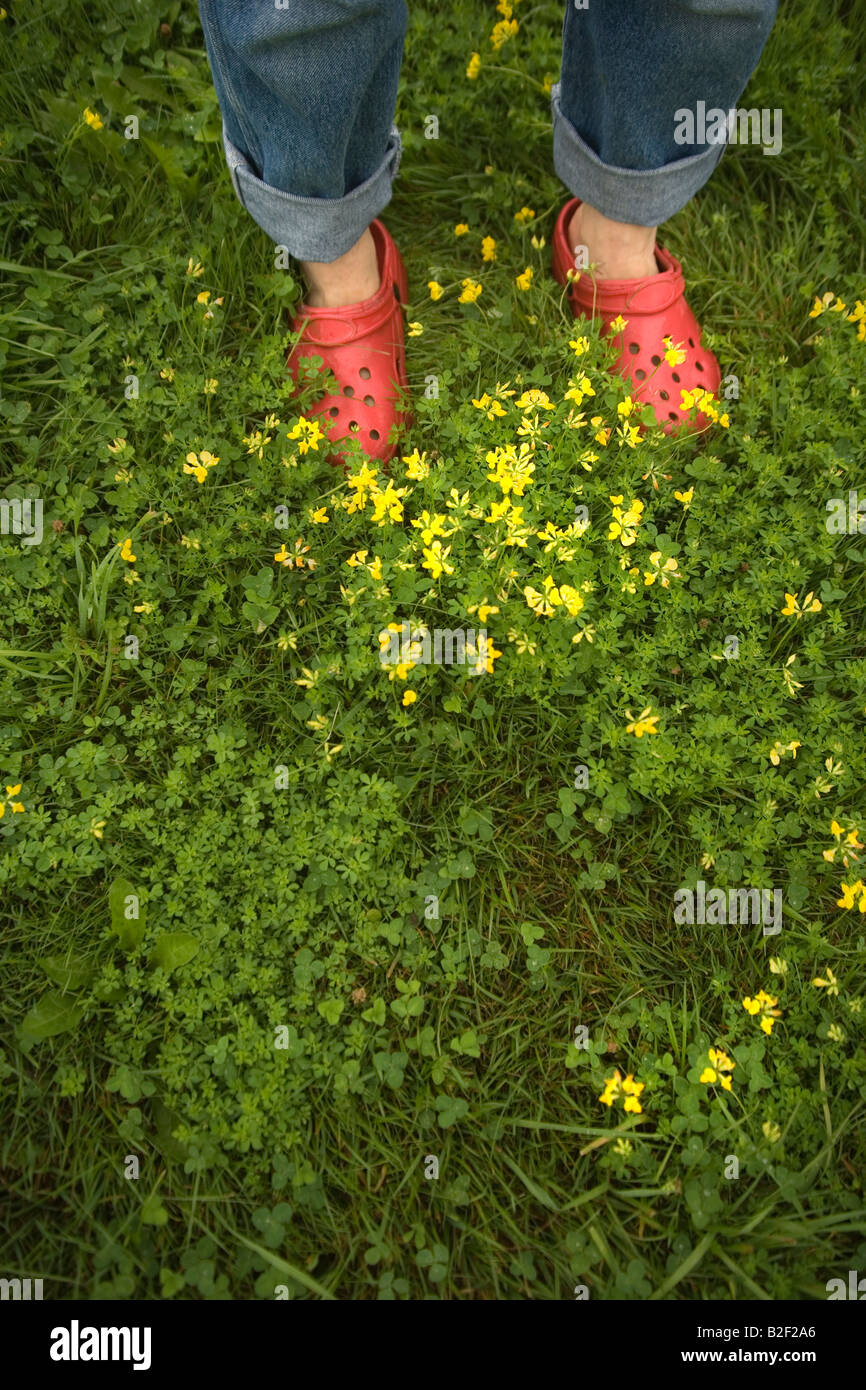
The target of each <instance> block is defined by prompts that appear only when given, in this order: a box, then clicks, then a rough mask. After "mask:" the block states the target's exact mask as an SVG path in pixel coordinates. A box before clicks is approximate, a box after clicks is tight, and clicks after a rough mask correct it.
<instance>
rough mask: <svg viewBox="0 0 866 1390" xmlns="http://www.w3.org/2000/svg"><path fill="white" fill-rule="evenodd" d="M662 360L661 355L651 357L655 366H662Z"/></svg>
mask: <svg viewBox="0 0 866 1390" xmlns="http://www.w3.org/2000/svg"><path fill="white" fill-rule="evenodd" d="M661 360H662V359H661V358H660V357H651V358H650V361H651V362H652V364H653V366H654V367H658V366H660V365H661Z"/></svg>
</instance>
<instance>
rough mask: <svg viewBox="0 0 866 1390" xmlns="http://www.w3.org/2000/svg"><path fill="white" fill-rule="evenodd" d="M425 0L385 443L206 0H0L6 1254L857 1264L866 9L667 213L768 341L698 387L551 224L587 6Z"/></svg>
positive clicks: (848, 11) (420, 1292) (864, 1223)
mask: <svg viewBox="0 0 866 1390" xmlns="http://www.w3.org/2000/svg"><path fill="white" fill-rule="evenodd" d="M410 9H411V21H410V29H409V35H408V39H407V45H406V59H405V66H404V72H403V81H402V86H401V94H400V99H399V104H398V111H397V121H398V124H399V125H400V128H401V131H402V135H403V143H404V156H403V163H402V166H401V170H400V177H399V180H398V183H397V185H396V188H395V196H394V199H393V201H392V203H391V205H390V206H389V207H388V209H387V210H386V212H385V214H384V219H385V221H386V223H387V225H388V227H389V229H390V230H391V231H392V232H393V234H394V236H395V238H396V240H397V242H398V244H399V246H400V247H401V250H402V252H403V255H404V258H405V261H406V265H407V269H408V273H409V280H410V297H411V303H410V306H409V312H408V320H409V323H410V330H409V332H410V337H409V339H408V342H407V360H408V370H409V375H410V380H411V385H412V391H413V398H414V410H415V419H414V423H413V425H412V427H411V430H410V432H409V433H408V435H407V436H406V437H405V439H404V440H403V442H402V446H401V450H400V452H399V454H398V456H397V458H396V459H395V461H394V463H393V464H392V465H391V467H390V471H389V473H388V474H386V473H385V472H383V470H381V469H368V468H365V467H364V465H363V462H362V461H361V460H355V461H354V462H353V463H352V467H351V469H350V470H349V472H344V471H343V470H340V469H335V468H333V467H331V466H330V465H329V464H328V463H327V462H326V461H325V460H324V459H323V457H322V452H321V450H318V449H314V448H305V447H304V446H305V443H306V440H305V438H304V428H303V426H301V427H300V428H299V427H298V426H299V419H300V418H301V417H302V416H303V410H304V408H305V406H306V404H308V403H309V401H310V400H311V399H312V398H313V393H314V390H315V387H314V386H313V385H310V386H309V387H308V388H307V389H306V392H305V396H304V397H303V398H302V399H301V400H300V401H298V400H297V399H295V400H293V399H291V396H290V390H289V385H288V383H287V380H286V375H285V367H284V362H285V356H286V352H287V350H288V348H289V347H290V345H291V339H290V335H289V329H288V323H289V317H290V313H291V309H292V306H293V304H295V303H296V302H297V301H298V299H299V296H300V294H301V287H300V283H299V280H298V278H297V275H296V274H294V273H293V271H292V269H291V267H290V266H289V267H286V266H284V265H283V264H281V263H279V262H280V261H281V258H280V257H279V254H278V253H276V254H275V248H274V246H273V244H272V243H270V242H269V241H268V239H267V238H266V237H265V235H264V233H262V232H261V231H260V230H259V229H258V228H257V227H256V226H255V225H254V224H253V223H252V222H251V221H250V220H249V219H248V218H247V217H246V215H245V214H244V213H243V211H242V209H241V208H240V206H239V205H238V204H237V203H236V201H235V199H234V196H233V194H232V191H231V186H230V182H229V178H228V175H227V172H226V170H225V166H224V162H223V154H222V145H221V140H220V120H219V110H218V107H217V104H216V99H215V96H214V93H213V89H212V86H211V82H210V74H209V69H208V66H207V62H206V58H205V55H204V50H203V40H202V35H201V30H200V28H199V25H198V19H197V15H196V13H195V10H194V7H193V6H191V5H181V4H179V3H168V0H166V3H164V4H162V5H161V6H160V5H158V4H157V3H156V0H139V3H136V2H135V0H113V3H112V4H110V5H109V4H108V3H107V2H106V0H93V3H91V4H90V5H88V6H86V7H85V6H82V5H72V6H69V5H61V4H59V3H55V0H46V3H44V4H43V5H42V6H41V7H38V8H36V10H35V12H34V10H32V9H30V8H29V7H25V6H23V5H17V4H10V5H8V6H7V11H8V13H7V12H6V11H4V15H5V17H4V18H3V19H2V20H0V60H2V66H3V72H4V78H3V81H2V84H0V172H2V177H3V196H4V202H5V215H4V217H3V222H2V227H3V230H2V246H0V270H2V278H0V371H2V383H0V385H2V394H0V429H2V491H3V497H5V498H6V499H7V501H8V502H9V506H8V507H5V508H4V509H3V513H2V514H3V518H4V524H3V534H2V535H0V557H2V566H0V604H2V623H0V783H2V787H0V791H2V794H3V797H4V798H5V799H4V801H3V815H2V817H0V840H2V855H0V884H2V959H3V965H4V970H3V984H2V989H3V1018H4V1021H5V1023H6V1028H5V1030H4V1036H3V1047H2V1051H0V1083H2V1125H0V1162H2V1168H3V1171H4V1174H5V1182H6V1186H7V1200H6V1202H5V1203H4V1206H5V1213H4V1218H3V1233H2V1246H3V1248H2V1256H0V1270H2V1272H4V1273H6V1274H7V1275H10V1276H11V1275H15V1276H18V1277H22V1278H23V1277H31V1278H42V1279H43V1280H44V1285H45V1297H46V1298H52V1299H76V1298H84V1299H89V1298H113V1299H133V1298H134V1299H160V1298H164V1299H170V1298H173V1299H178V1300H184V1299H186V1300H190V1299H192V1300H196V1299H245V1300H246V1299H271V1298H275V1297H277V1298H283V1297H290V1298H300V1299H314V1300H316V1299H331V1298H336V1299H340V1300H350V1299H352V1300H358V1299H373V1300H376V1299H380V1300H393V1299H399V1300H418V1299H481V1300H491V1299H542V1300H546V1299H574V1298H575V1297H578V1298H582V1297H589V1298H591V1299H596V1300H626V1301H644V1300H646V1299H657V1300H693V1301H704V1300H722V1301H736V1300H751V1299H761V1300H766V1299H821V1300H823V1299H825V1298H826V1297H827V1282H828V1281H829V1280H830V1279H833V1278H837V1277H842V1278H847V1271H848V1270H849V1269H855V1270H860V1271H861V1272H866V1208H864V1197H863V1173H864V1141H863V1137H862V1136H863V1132H864V1116H866V1051H864V1025H866V1006H864V988H863V978H864V977H863V965H864V954H866V918H864V916H863V915H862V914H863V913H864V911H866V887H864V886H863V884H864V880H866V850H864V841H866V740H864V715H866V621H864V606H866V605H864V597H866V464H864V427H866V395H864V392H863V381H864V366H866V328H864V310H863V300H864V299H866V256H864V240H863V227H864V225H866V199H864V181H863V170H864V167H866V120H864V104H863V98H862V70H863V65H864V61H866V15H864V13H863V11H862V9H859V8H858V7H857V6H855V5H851V4H848V3H845V0H831V3H830V4H829V5H828V4H821V5H819V4H818V3H817V0H802V3H801V4H799V5H798V6H797V7H788V8H786V9H785V10H784V12H783V13H782V15H781V17H780V18H779V20H778V22H777V24H776V27H775V29H774V31H773V34H772V36H771V39H770V42H769V45H768V48H767V50H766V53H765V55H764V58H763V60H762V62H761V64H760V66H759V68H758V70H757V72H756V73H755V75H754V77H753V79H752V81H751V83H750V85H749V87H748V89H747V92H746V93H745V96H744V98H743V99H742V102H741V104H742V105H744V106H749V107H759V108H764V107H766V108H770V109H771V110H772V109H776V108H781V109H782V110H783V112H784V141H783V149H782V151H781V153H780V154H778V155H776V156H773V157H767V156H765V155H764V154H763V153H762V151H761V149H760V147H752V146H746V145H744V146H738V147H736V148H732V149H731V150H729V151H728V152H727V153H726V155H725V158H724V159H723V160H722V163H721V165H720V166H719V169H718V171H717V173H716V175H715V176H714V178H713V179H712V181H711V182H710V183H709V184H708V185H707V186H706V188H705V189H704V190H702V191H701V192H700V193H699V194H698V196H697V197H696V198H695V199H694V201H693V202H692V203H691V204H690V205H689V206H688V207H687V208H686V209H685V210H684V211H683V212H682V213H680V214H679V215H678V216H677V217H675V218H674V219H673V220H672V221H671V222H670V223H669V224H668V225H667V226H666V227H665V228H664V229H663V233H662V240H663V242H664V244H666V245H667V246H669V248H670V249H671V250H672V251H673V253H674V254H675V255H676V256H677V257H679V258H680V259H681V260H682V261H683V263H684V268H685V272H686V276H687V283H688V286H689V295H690V301H691V303H692V305H693V307H694V309H695V311H696V313H697V314H698V317H699V318H700V320H701V322H702V323H704V325H705V333H706V338H707V341H708V342H709V344H710V346H711V347H712V348H713V350H714V351H715V352H716V354H717V356H718V358H719V360H720V363H721V364H722V371H723V376H724V378H725V382H724V384H723V393H724V399H723V400H722V401H721V402H720V404H719V411H718V412H717V413H721V418H720V420H719V423H718V424H717V425H715V426H714V427H713V428H712V429H711V430H710V431H708V432H707V433H706V434H704V435H702V436H701V437H699V438H695V437H694V436H690V437H685V438H682V437H679V438H670V437H666V436H664V435H662V434H660V433H659V432H658V431H656V430H655V429H649V430H647V431H646V432H645V433H643V434H640V433H639V432H637V431H633V430H631V429H630V424H633V423H634V419H635V418H638V417H632V416H630V415H629V409H630V404H629V402H628V400H627V399H626V397H625V389H624V387H623V385H622V383H620V382H618V381H615V380H614V379H613V378H612V377H611V376H610V375H609V374H608V373H607V372H606V371H605V363H606V361H607V360H608V356H607V355H608V354H609V352H610V344H609V342H608V341H607V340H606V339H604V338H603V337H601V336H600V334H599V332H598V330H597V328H596V327H595V326H594V325H591V324H586V323H583V324H579V325H575V323H574V321H573V320H572V319H571V317H570V312H569V309H568V304H567V301H566V300H565V298H564V296H563V293H562V291H561V290H560V288H559V286H558V285H556V283H555V282H554V281H553V279H552V277H551V274H550V237H551V231H552V227H553V223H554V219H555V217H556V214H557V212H558V210H559V208H560V207H561V204H562V201H563V199H564V197H565V196H566V195H565V192H564V190H563V188H562V186H561V185H560V184H559V182H558V180H557V179H556V177H555V175H554V174H553V169H552V158H551V148H550V122H549V98H548V92H549V89H550V84H551V82H552V81H555V80H556V76H557V72H558V65H559V41H560V27H561V13H562V10H561V4H560V3H558V2H554V0H549V2H548V0H542V3H538V4H530V0H522V3H521V4H520V5H519V6H518V7H517V11H516V13H517V18H518V20H519V29H518V32H517V33H516V35H514V37H512V38H511V39H509V40H508V41H507V42H506V43H503V44H502V46H501V47H500V48H498V49H497V48H495V47H494V46H493V45H492V44H491V42H490V34H491V31H492V29H493V25H494V24H495V23H496V21H497V19H498V17H499V16H498V15H497V12H496V9H495V6H494V5H493V4H492V3H485V4H484V5H479V4H477V3H471V0H456V3H454V4H453V5H450V6H448V7H447V9H446V11H445V12H443V7H441V6H436V5H432V4H430V5H424V4H414V5H412V6H411V7H410ZM473 53H478V54H479V55H480V58H481V65H480V69H479V70H478V71H477V73H476V75H475V76H473V77H469V76H467V75H466V70H467V64H468V63H469V60H470V58H471V55H472V54H473ZM471 70H473V71H474V67H473V69H471ZM133 117H134V118H135V119H134V120H133V119H131V118H133ZM464 227H465V228H466V230H465V231H460V233H459V234H458V231H456V230H455V229H462V228H464ZM485 238H491V239H492V240H493V242H494V243H495V247H494V252H495V258H494V259H486V260H485V259H484V257H483V250H482V243H483V242H484V239H485ZM488 245H489V243H488ZM528 271H531V272H532V273H531V274H527V272H528ZM431 282H433V284H434V285H436V286H440V287H441V289H442V294H441V296H439V297H436V298H434V297H433V295H431V292H430V289H429V285H430V283H431ZM467 287H468V288H469V293H466V290H467ZM479 287H480V288H479ZM435 293H437V292H436V291H435V290H434V294H435ZM858 488H859V489H860V494H859V495H858V492H857V489H858ZM860 496H862V499H863V504H862V510H859V511H858V507H859V505H860ZM28 498H29V499H31V509H30V516H31V517H33V516H34V515H36V514H37V505H36V501H35V499H39V500H40V501H41V503H42V514H41V526H40V531H41V534H40V536H39V538H38V539H37V536H36V534H35V532H34V533H32V534H30V535H27V534H16V533H15V531H14V530H13V528H12V525H11V519H12V518H14V516H15V514H16V513H15V510H14V508H13V505H12V504H13V503H15V502H16V500H17V503H18V515H19V516H20V517H25V516H26V515H27V513H26V510H25V509H24V508H23V507H22V506H21V503H22V502H23V500H24V499H28ZM834 499H836V500H835V501H834ZM506 503H508V504H510V505H508V506H506V505H505V504H506ZM861 523H862V524H861ZM20 530H21V528H20V527H19V531H20ZM404 624H407V625H408V629H407V628H406V627H404ZM437 629H438V630H439V631H440V632H441V631H443V630H447V631H451V632H453V631H458V630H459V631H461V632H464V631H465V632H470V631H471V633H472V634H473V636H472V637H467V639H466V640H467V643H468V645H469V654H468V655H469V657H471V660H470V659H467V660H466V661H465V662H463V663H462V664H458V663H451V664H445V663H438V664H437V663H436V662H433V661H430V659H429V653H428V652H426V651H425V646H426V645H432V638H433V635H434V634H435V632H436V630H437ZM389 630H390V631H391V632H393V633H394V634H395V635H396V636H399V637H400V638H401V639H402V637H403V636H404V635H405V634H406V633H407V631H408V640H407V642H406V646H405V649H402V650H400V649H399V645H400V644H399V642H391V641H390V639H389V637H388V634H389ZM481 631H484V632H486V634H487V640H486V643H483V642H482V640H481V638H480V637H479V636H478V634H479V632H481ZM428 637H429V638H430V639H431V641H430V643H429V644H428V643H427V638H428ZM395 647H396V648H398V649H397V650H396V651H395ZM762 894H763V896H762Z"/></svg>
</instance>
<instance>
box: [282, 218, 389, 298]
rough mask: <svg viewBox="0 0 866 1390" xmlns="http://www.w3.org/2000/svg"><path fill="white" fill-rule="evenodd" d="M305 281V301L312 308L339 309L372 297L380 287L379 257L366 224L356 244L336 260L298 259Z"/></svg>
mask: <svg viewBox="0 0 866 1390" xmlns="http://www.w3.org/2000/svg"><path fill="white" fill-rule="evenodd" d="M301 270H302V271H303V274H304V279H305V280H306V282H307V286H308V292H307V295H306V299H305V303H307V304H309V305H310V306H311V307H312V308H321V309H338V308H340V307H341V306H345V305H347V304H360V303H361V302H362V301H363V300H365V299H371V298H372V297H373V295H374V294H375V293H376V291H377V290H378V288H379V284H380V276H379V258H378V256H377V254H376V243H375V241H374V240H373V234H372V232H371V231H370V228H369V227H368V228H367V229H366V231H364V232H363V233H362V234H361V236H360V237H359V238H358V240H357V241H356V242H355V245H354V246H353V247H351V248H350V250H348V251H347V252H346V253H345V255H343V256H338V257H337V259H336V260H335V261H301Z"/></svg>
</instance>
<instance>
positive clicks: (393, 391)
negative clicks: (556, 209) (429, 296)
mask: <svg viewBox="0 0 866 1390" xmlns="http://www.w3.org/2000/svg"><path fill="white" fill-rule="evenodd" d="M578 206H579V200H578V199H577V198H573V199H571V201H570V202H568V203H566V205H565V207H564V208H563V209H562V212H561V213H560V215H559V218H558V220H557V223H556V229H555V231H554V234H553V273H554V275H555V277H556V279H557V280H558V281H559V283H560V284H561V285H568V286H569V289H568V296H569V301H570V304H571V307H572V311H573V312H574V315H575V317H578V316H581V315H582V316H583V317H585V318H587V319H590V318H595V319H598V320H600V321H601V323H602V325H603V327H604V328H605V329H607V328H609V326H610V325H611V323H613V321H614V320H616V319H619V318H622V319H624V320H625V324H626V326H625V328H624V329H622V330H621V338H620V354H619V358H618V360H617V362H616V363H615V364H614V370H615V371H617V372H619V374H620V376H622V377H624V378H625V379H626V380H628V381H630V382H631V394H632V396H633V398H634V399H635V400H636V401H638V402H649V403H650V404H651V405H652V407H653V409H654V411H655V414H656V418H657V419H658V421H659V423H660V425H661V426H662V428H663V429H665V430H666V431H667V432H668V433H670V432H672V431H673V430H675V429H677V428H679V427H680V426H682V425H684V424H685V425H688V426H689V427H690V428H693V429H694V428H697V429H703V428H705V427H706V426H707V425H708V424H709V421H708V420H706V419H705V418H704V417H703V416H701V415H700V414H698V416H697V417H696V419H695V421H694V423H691V422H689V421H688V419H687V415H686V412H685V411H683V410H682V408H681V398H680V393H681V392H682V391H694V390H695V389H697V388H701V389H703V390H705V391H711V392H715V391H716V390H717V388H718V385H719V382H720V381H721V372H720V370H719V364H718V362H717V361H716V359H715V357H714V356H713V354H712V353H711V352H710V351H709V349H708V348H705V347H702V345H701V329H700V326H699V324H698V321H697V319H696V318H695V316H694V314H693V313H692V311H691V309H690V308H689V306H688V304H687V303H686V299H685V282H684V280H683V272H682V267H681V266H680V263H679V261H678V260H676V258H675V257H674V256H672V255H671V254H670V252H669V251H666V250H664V249H663V248H662V247H660V246H657V247H656V261H657V263H658V266H659V273H658V274H657V275H650V276H647V277H646V278H645V279H642V280H594V279H593V277H592V276H591V275H590V274H588V273H587V272H585V271H583V272H579V273H578V272H576V271H575V278H572V279H571V281H569V271H570V270H572V271H574V270H575V265H574V256H573V252H572V250H571V247H570V245H569V241H568V236H567V228H568V226H569V223H570V222H571V219H572V217H573V215H574V212H575V210H576V208H577V207H578ZM370 231H371V233H372V235H373V239H374V241H375V244H376V253H377V256H378V259H379V276H380V284H379V289H378V290H377V291H376V293H375V294H374V295H373V296H372V298H371V299H366V300H364V301H363V303H361V304H350V305H347V306H345V307H341V308H339V309H319V308H312V307H310V306H308V305H302V306H301V309H300V311H299V313H298V314H297V315H296V317H295V319H294V321H293V323H292V329H293V331H294V332H296V333H297V334H298V338H297V341H296V343H295V345H294V347H293V348H292V350H291V352H290V353H289V358H288V366H289V370H290V372H291V373H293V374H295V373H298V376H299V377H300V375H302V374H303V373H302V372H300V373H299V372H298V368H299V364H300V362H301V360H302V359H304V358H313V357H320V358H321V360H322V364H323V368H324V369H326V370H327V371H330V372H331V374H332V375H333V376H334V377H335V378H336V381H337V383H338V385H339V388H340V394H339V395H326V396H324V397H323V398H321V399H320V400H318V401H316V403H315V404H314V405H312V406H310V407H309V415H310V416H313V417H315V418H317V419H318V422H319V426H320V428H321V429H322V430H323V431H324V432H325V434H326V435H327V436H328V438H329V440H330V443H331V446H332V448H331V454H330V457H331V459H332V461H334V462H337V463H341V462H343V456H342V455H341V454H340V452H339V446H340V441H341V440H345V439H347V438H351V437H352V436H354V437H356V438H357V439H358V441H359V443H360V445H361V447H362V449H363V450H364V452H365V454H367V455H368V456H369V457H370V458H372V459H379V460H381V461H382V462H385V461H387V460H388V459H390V458H392V457H393V455H394V453H395V451H396V436H397V435H398V434H399V432H400V429H401V428H402V427H403V425H405V424H406V423H407V422H408V419H409V415H408V407H407V405H406V404H405V401H406V397H407V394H408V382H407V379H406V359H405V347H404V339H403V311H404V309H405V307H406V303H407V301H408V298H409V287H408V281H407V278H406V269H405V266H404V265H403V261H402V258H401V256H400V252H399V251H398V250H397V247H396V245H395V244H394V241H393V239H392V238H391V236H390V235H389V233H388V231H387V230H386V228H385V227H384V226H383V225H382V223H381V222H379V221H378V220H377V221H375V222H372V223H371V224H370ZM666 338H667V339H669V340H670V342H671V343H672V344H673V345H674V346H679V347H681V348H682V350H683V351H684V352H685V361H684V362H682V363H677V364H676V365H671V362H670V361H669V360H668V358H667V357H666V356H665V339H666ZM672 356H674V357H677V356H679V354H678V353H674V354H672ZM307 370H308V369H307Z"/></svg>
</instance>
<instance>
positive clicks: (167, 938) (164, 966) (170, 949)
mask: <svg viewBox="0 0 866 1390" xmlns="http://www.w3.org/2000/svg"><path fill="white" fill-rule="evenodd" d="M198 949H199V943H198V941H197V940H196V938H195V937H194V936H192V935H191V934H190V933H189V932H188V931H170V932H165V933H164V935H163V936H160V937H158V938H157V942H156V945H155V946H154V948H153V950H152V951H151V953H150V963H151V965H156V966H159V968H160V970H178V969H179V968H180V966H182V965H186V964H187V962H188V961H191V960H192V958H193V956H194V955H195V954H196V952H197V951H198Z"/></svg>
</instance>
